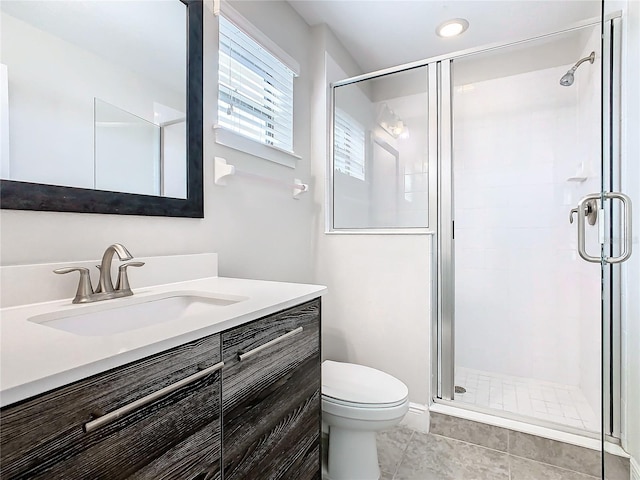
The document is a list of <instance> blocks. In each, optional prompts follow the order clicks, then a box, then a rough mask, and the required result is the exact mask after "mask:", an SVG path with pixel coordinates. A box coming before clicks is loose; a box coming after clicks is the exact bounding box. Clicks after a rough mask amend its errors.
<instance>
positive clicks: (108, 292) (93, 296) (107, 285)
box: [53, 243, 144, 303]
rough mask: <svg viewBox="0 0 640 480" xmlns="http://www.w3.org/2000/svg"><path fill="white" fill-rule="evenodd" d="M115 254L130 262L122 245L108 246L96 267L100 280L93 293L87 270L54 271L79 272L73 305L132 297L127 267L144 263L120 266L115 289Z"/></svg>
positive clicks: (70, 268) (61, 271)
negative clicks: (113, 268) (112, 274)
mask: <svg viewBox="0 0 640 480" xmlns="http://www.w3.org/2000/svg"><path fill="white" fill-rule="evenodd" d="M114 254H117V255H118V258H119V259H120V260H131V259H132V258H133V256H132V255H131V253H129V250H127V249H126V248H125V247H124V245H122V244H120V243H114V244H113V245H109V246H108V247H107V249H106V250H105V251H104V254H103V255H102V263H101V264H100V265H97V267H98V269H99V270H100V280H99V281H98V286H97V288H96V290H95V292H94V291H93V287H92V286H91V278H90V277H89V269H88V268H84V267H68V268H58V269H57V270H54V271H53V272H54V273H60V274H64V273H70V272H76V271H77V272H80V283H79V284H78V290H77V291H76V296H75V298H74V299H73V303H90V302H99V301H100V300H109V299H111V298H120V297H127V296H129V295H133V292H132V291H131V287H130V286H129V278H128V277H127V267H141V266H143V265H144V262H129V263H124V264H122V265H120V267H119V268H118V281H117V282H116V287H115V288H114V287H113V280H112V279H111V262H112V261H113V255H114Z"/></svg>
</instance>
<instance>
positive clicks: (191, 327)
mask: <svg viewBox="0 0 640 480" xmlns="http://www.w3.org/2000/svg"><path fill="white" fill-rule="evenodd" d="M134 292H135V295H134V296H133V297H125V298H121V299H114V300H105V301H102V302H96V303H90V304H84V305H73V304H71V300H70V299H66V300H56V301H52V302H45V303H36V304H30V305H22V306H16V307H10V308H4V309H0V406H5V405H9V404H12V403H15V402H17V401H20V400H23V399H25V398H28V397H31V396H34V395H37V394H40V393H43V392H46V391H48V390H51V389H54V388H57V387H60V386H63V385H66V384H69V383H71V382H74V381H77V380H80V379H82V378H86V377H89V376H91V375H95V374H97V373H100V372H103V371H105V370H108V369H111V368H114V367H118V366H120V365H124V364H126V363H129V362H132V361H135V360H139V359H141V358H144V357H147V356H149V355H153V354H156V353H159V352H162V351H164V350H167V349H169V348H172V347H176V346H178V345H182V344H184V343H187V342H190V341H192V340H196V339H198V338H202V337H205V336H207V335H211V334H214V333H218V332H221V331H223V330H227V329H229V328H233V327H236V326H238V325H241V324H243V323H246V322H249V321H251V320H255V319H258V318H261V317H264V316H265V315H270V314H272V313H275V312H278V311H280V310H283V309H285V308H289V307H292V306H295V305H298V304H300V303H303V302H306V301H309V300H312V299H314V298H317V297H319V296H320V295H323V294H324V293H325V292H326V287H323V286H320V285H308V284H301V283H284V282H268V281H262V280H245V279H238V278H224V277H210V278H202V279H198V280H190V281H185V282H179V283H172V284H166V285H158V286H153V287H146V288H140V289H135V288H134ZM165 292H204V293H206V292H211V293H215V294H220V295H229V296H238V297H247V299H246V300H243V301H240V302H238V303H234V304H231V305H225V306H223V307H219V308H216V309H214V310H213V311H212V312H211V313H210V314H207V315H206V316H193V317H188V318H186V319H182V320H179V321H168V322H165V323H160V324H156V325H152V326H148V327H144V328H139V329H135V330H129V331H126V332H122V333H117V334H113V335H108V336H84V335H77V334H74V333H69V332H66V331H63V330H58V329H55V328H52V327H49V326H46V325H41V324H38V323H34V322H33V321H29V319H30V318H32V317H34V316H39V315H43V314H48V313H51V312H60V311H73V312H74V314H77V313H78V312H80V311H81V310H82V309H87V308H92V309H95V308H96V305H98V304H101V305H104V307H105V308H107V307H111V308H113V307H117V306H118V303H119V302H127V301H131V300H130V299H136V300H142V299H143V298H145V297H152V296H155V295H157V294H159V293H165Z"/></svg>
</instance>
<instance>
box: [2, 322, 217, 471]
mask: <svg viewBox="0 0 640 480" xmlns="http://www.w3.org/2000/svg"><path fill="white" fill-rule="evenodd" d="M219 362H220V334H216V335H212V336H209V337H206V338H203V339H200V340H197V341H195V342H191V343H188V344H185V345H182V346H180V347H177V348H173V349H171V350H168V351H166V352H163V353H160V354H158V355H154V356H151V357H148V358H145V359H143V360H140V361H137V362H134V363H130V364H128V365H125V366H122V367H118V368H116V369H113V370H110V371H108V372H104V373H101V374H98V375H95V376H93V377H90V378H87V379H84V380H81V381H78V382H75V383H73V384H70V385H66V386H64V387H61V388H59V389H57V390H53V391H50V392H47V393H44V394H42V395H40V396H38V397H35V398H29V399H27V400H25V401H23V402H20V403H18V404H14V405H10V406H8V407H6V408H4V409H2V411H0V415H1V416H0V422H1V424H0V425H1V426H0V442H1V443H0V456H1V457H0V478H2V479H3V480H9V479H26V478H29V479H31V478H33V479H48V480H49V479H67V480H80V479H91V480H97V479H105V480H118V479H125V478H126V479H148V480H163V479H167V480H168V479H180V480H190V479H193V480H195V479H198V480H204V479H207V480H210V479H219V478H220V476H221V475H220V456H221V446H220V442H221V429H220V426H221V425H220V423H221V421H220V413H221V408H220V401H221V390H220V389H221V380H220V379H221V375H222V370H216V371H213V372H212V373H210V374H206V372H204V373H205V374H204V375H203V376H201V377H200V378H197V379H196V380H192V379H193V378H194V377H193V375H196V377H197V376H199V375H198V372H202V371H203V370H204V369H206V368H209V370H214V369H211V368H210V367H212V366H214V365H216V364H217V363H219ZM189 377H191V378H189ZM185 379H187V380H185ZM183 384H184V385H183ZM163 388H164V389H169V390H172V389H173V391H170V392H168V393H164V394H163V391H160V392H158V391H159V390H161V389H163ZM165 391H166V390H165ZM158 393H159V394H160V395H159V397H158V398H157V399H154V400H152V401H150V402H149V403H147V404H146V405H144V406H140V407H139V408H135V409H133V410H132V411H130V412H129V413H125V414H123V415H122V416H121V417H119V418H117V419H115V420H114V421H112V422H109V423H106V424H104V425H102V426H100V427H98V428H96V429H95V430H93V431H90V432H87V431H86V428H87V427H86V425H87V423H88V422H90V421H91V420H93V419H95V418H98V417H100V416H103V415H105V414H109V413H110V412H114V411H118V409H120V408H122V407H124V408H128V406H130V405H131V404H132V402H136V401H140V399H143V398H149V397H148V396H149V395H151V396H152V398H153V397H155V396H156V394H158Z"/></svg>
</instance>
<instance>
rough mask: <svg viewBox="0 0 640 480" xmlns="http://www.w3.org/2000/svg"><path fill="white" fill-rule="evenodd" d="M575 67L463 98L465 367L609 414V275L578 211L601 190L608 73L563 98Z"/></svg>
mask: <svg viewBox="0 0 640 480" xmlns="http://www.w3.org/2000/svg"><path fill="white" fill-rule="evenodd" d="M595 34H596V32H594V35H595ZM594 38H597V37H594V36H592V37H591V39H589V41H588V42H587V46H586V47H585V51H586V50H589V52H590V51H591V48H590V47H589V45H593V46H594V47H595V48H593V49H594V50H595V49H597V42H596V43H594V42H593V41H592V40H593V39H594ZM586 55H588V53H585V56H586ZM576 61H577V59H576ZM570 66H571V65H569V66H567V65H561V66H558V67H553V68H547V69H544V70H538V71H533V72H527V73H523V74H519V75H513V76H510V77H503V78H496V79H491V80H486V81H482V82H477V83H472V84H468V85H464V86H462V85H459V86H456V87H455V93H454V95H455V97H454V108H455V110H454V138H455V141H454V145H455V150H454V178H455V180H454V182H455V227H456V231H455V236H456V237H455V242H456V250H455V255H456V258H455V263H456V270H455V275H456V307H455V308H456V366H457V367H466V368H473V369H475V370H485V371H489V372H498V373H501V374H505V375H513V376H518V377H527V378H535V379H540V380H544V381H548V382H554V383H558V384H565V385H571V386H578V387H580V388H581V390H583V392H584V393H585V395H586V396H587V397H588V400H589V403H590V404H591V405H592V407H593V409H594V410H595V411H599V409H600V408H599V401H598V389H599V367H598V362H599V357H600V344H599V338H600V331H599V327H598V324H599V318H600V310H599V305H598V299H599V295H600V293H599V270H598V268H599V267H598V265H591V264H587V263H586V262H584V261H583V260H581V259H580V258H579V257H578V255H577V253H576V237H577V235H576V224H575V223H573V224H570V223H569V211H570V209H571V208H574V207H575V205H576V204H577V202H578V200H579V199H580V198H581V197H582V196H583V195H585V194H586V193H590V192H595V191H598V188H599V184H598V178H597V175H599V165H598V160H599V134H598V131H599V117H598V116H599V111H598V104H597V99H598V96H599V71H600V68H599V61H597V62H596V64H594V65H589V64H585V65H583V66H582V68H581V69H580V70H579V71H578V72H577V73H576V82H575V83H574V85H573V86H572V87H562V86H560V85H559V79H560V77H561V76H562V75H563V74H564V73H565V72H566V71H567V69H568V68H569V67H570ZM585 67H586V68H585ZM596 83H598V84H597V85H596ZM574 177H586V180H581V179H580V180H579V179H576V178H574ZM587 228H588V232H587V234H588V238H587V240H588V246H589V247H590V251H591V252H594V253H595V252H597V243H596V240H597V239H596V237H595V234H596V227H589V226H588V227H587ZM594 248H595V249H596V250H594Z"/></svg>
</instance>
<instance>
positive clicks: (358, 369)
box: [322, 360, 409, 409]
mask: <svg viewBox="0 0 640 480" xmlns="http://www.w3.org/2000/svg"><path fill="white" fill-rule="evenodd" d="M408 395H409V389H408V388H407V386H406V385H405V384H404V383H402V382H401V381H400V380H398V379H397V378H395V377H392V376H391V375H389V374H387V373H384V372H381V371H380V370H376V369H375V368H370V367H365V366H364V365H355V364H352V363H342V362H334V361H332V360H325V361H324V362H322V397H323V400H324V401H326V402H330V403H333V404H335V405H342V406H346V407H352V408H375V409H379V408H393V407H397V406H400V405H403V404H404V403H406V401H407V397H408Z"/></svg>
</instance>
